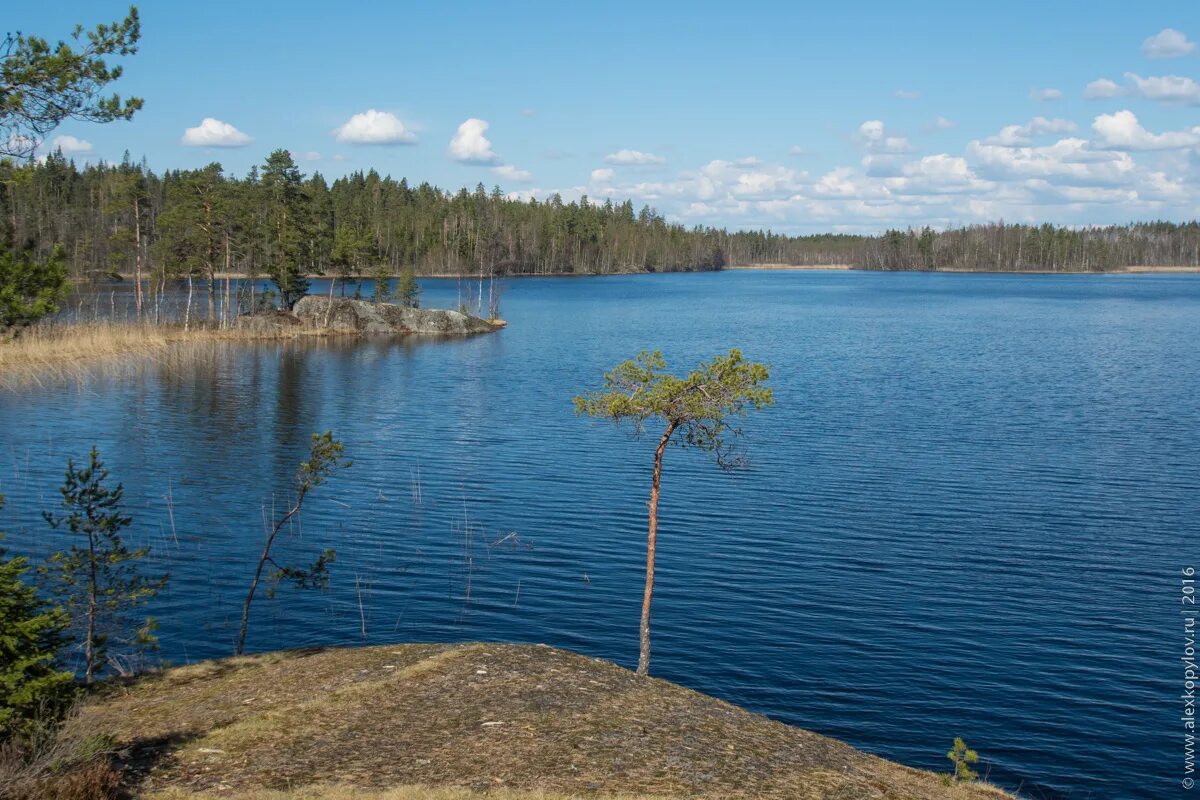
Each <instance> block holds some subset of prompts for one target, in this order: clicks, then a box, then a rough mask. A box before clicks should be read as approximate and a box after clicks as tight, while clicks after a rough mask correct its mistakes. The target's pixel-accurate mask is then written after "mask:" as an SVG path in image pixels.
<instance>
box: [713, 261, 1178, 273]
mask: <svg viewBox="0 0 1200 800" xmlns="http://www.w3.org/2000/svg"><path fill="white" fill-rule="evenodd" d="M724 269H726V270H730V271H734V270H764V271H776V272H788V271H818V270H853V271H855V272H953V273H960V274H963V273H965V274H980V275H982V274H989V273H990V274H996V275H1148V274H1168V275H1169V274H1193V273H1198V272H1200V267H1190V266H1164V265H1145V266H1133V267H1118V268H1117V269H963V268H958V267H950V268H945V269H866V268H864V267H855V266H851V265H849V264H738V265H730V266H727V267H724Z"/></svg>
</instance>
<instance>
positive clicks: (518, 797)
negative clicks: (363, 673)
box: [143, 784, 656, 800]
mask: <svg viewBox="0 0 1200 800" xmlns="http://www.w3.org/2000/svg"><path fill="white" fill-rule="evenodd" d="M143 797H144V800H580V799H581V798H587V800H595V798H596V795H595V794H594V793H589V794H584V795H580V794H561V793H557V792H553V793H551V792H541V791H536V790H534V791H514V790H507V789H495V790H489V791H474V790H472V789H461V788H455V787H445V786H442V787H438V786H399V787H395V788H392V789H384V790H382V791H375V790H371V789H361V788H358V787H355V786H337V785H331V784H320V785H315V786H305V787H303V788H301V789H292V790H290V791H289V790H270V789H256V790H252V791H249V792H234V793H229V792H216V793H208V792H197V793H192V792H189V791H187V790H182V789H167V790H165V791H161V792H154V793H152V794H148V795H144V796H143ZM605 800H656V799H655V798H652V797H651V796H649V795H605Z"/></svg>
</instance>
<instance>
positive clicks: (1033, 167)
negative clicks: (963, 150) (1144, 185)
mask: <svg viewBox="0 0 1200 800" xmlns="http://www.w3.org/2000/svg"><path fill="white" fill-rule="evenodd" d="M967 155H968V156H969V157H970V158H971V159H972V161H974V162H975V164H976V165H977V166H978V168H979V170H980V171H981V173H982V174H983V175H984V177H989V178H993V179H996V180H1015V179H1022V178H1052V179H1055V180H1056V181H1057V182H1058V183H1062V184H1066V185H1072V186H1078V185H1116V184H1121V183H1126V182H1128V181H1129V180H1130V178H1131V177H1132V175H1133V172H1134V166H1135V165H1134V161H1133V159H1132V158H1131V157H1130V156H1129V154H1128V153H1124V152H1116V151H1111V150H1093V149H1092V148H1091V147H1090V146H1089V143H1088V142H1087V140H1086V139H1077V138H1068V139H1060V140H1058V141H1057V142H1055V143H1054V144H1050V145H1045V146H1042V147H1008V146H1004V145H994V144H988V143H987V142H980V141H973V142H970V143H969V144H968V145H967Z"/></svg>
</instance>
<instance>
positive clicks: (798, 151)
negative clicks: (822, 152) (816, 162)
mask: <svg viewBox="0 0 1200 800" xmlns="http://www.w3.org/2000/svg"><path fill="white" fill-rule="evenodd" d="M788 155H789V156H808V155H812V154H811V153H809V152H808V151H807V150H805V149H804V148H803V147H801V146H800V145H798V144H794V145H792V146H791V147H789V148H788Z"/></svg>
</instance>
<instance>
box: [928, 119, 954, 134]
mask: <svg viewBox="0 0 1200 800" xmlns="http://www.w3.org/2000/svg"><path fill="white" fill-rule="evenodd" d="M955 124H956V123H955V122H954V120H951V119H946V118H945V117H938V118H937V119H935V120H934V121H933V127H934V128H937V129H938V130H939V131H948V130H950V129H951V128H953V127H954V126H955Z"/></svg>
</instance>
